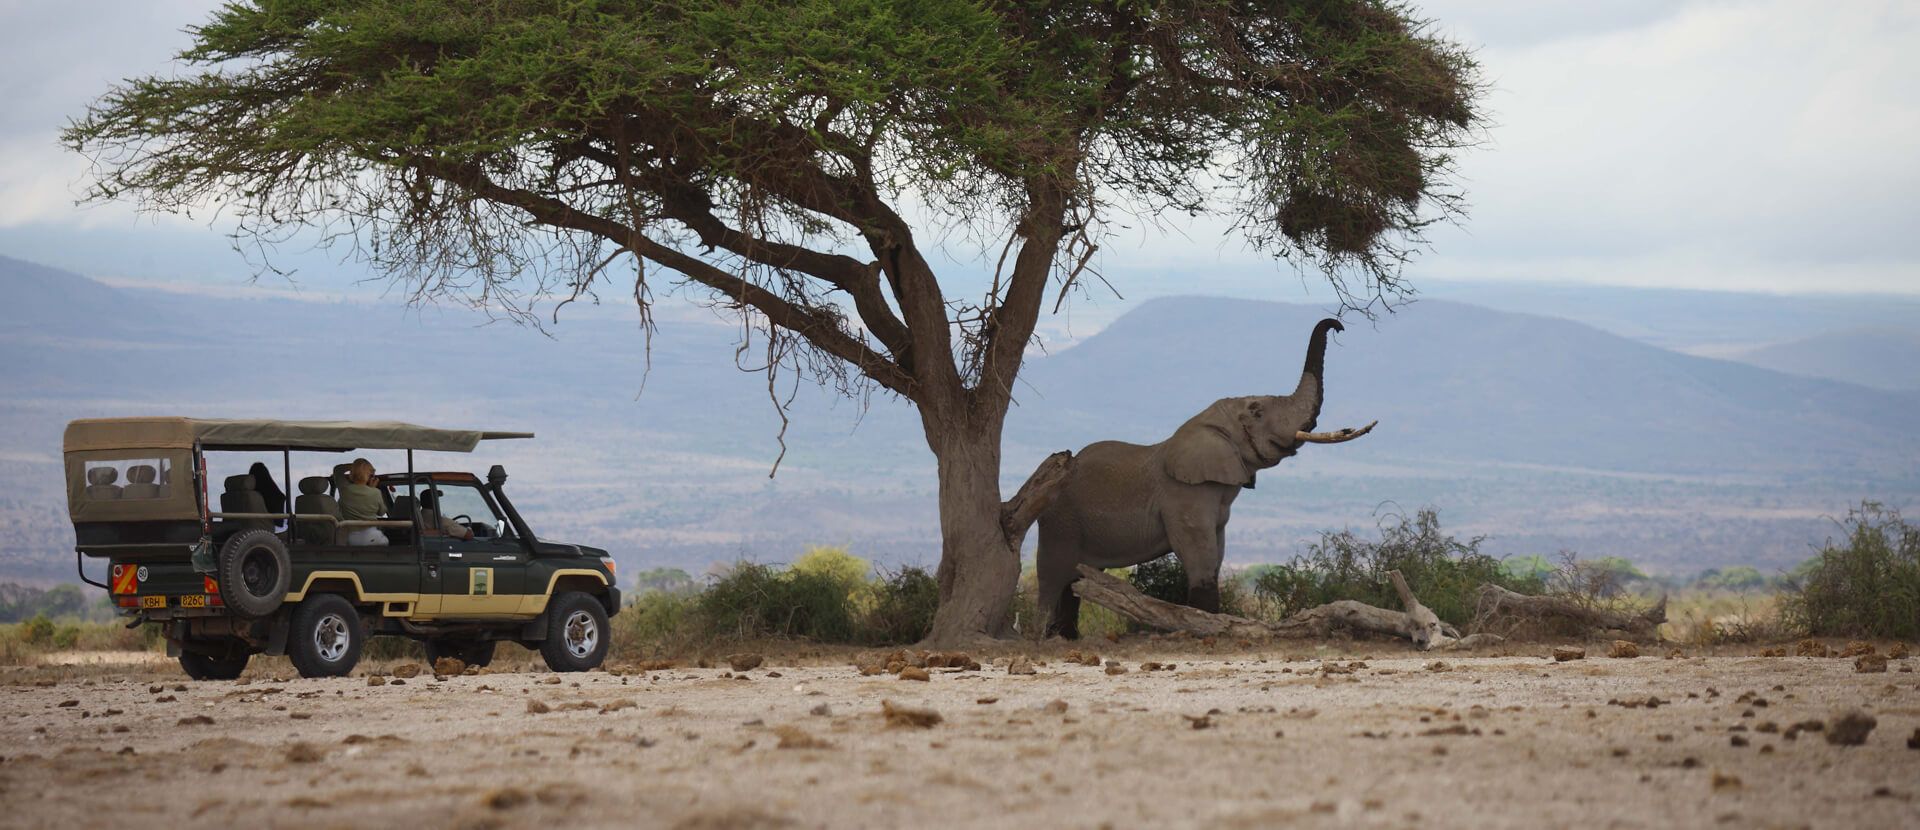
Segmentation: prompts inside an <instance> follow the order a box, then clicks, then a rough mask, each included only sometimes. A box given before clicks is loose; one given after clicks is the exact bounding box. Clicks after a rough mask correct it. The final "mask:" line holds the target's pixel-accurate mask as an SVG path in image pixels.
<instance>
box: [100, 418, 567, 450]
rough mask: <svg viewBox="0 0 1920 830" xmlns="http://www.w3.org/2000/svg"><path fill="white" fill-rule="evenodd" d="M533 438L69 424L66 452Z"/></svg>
mask: <svg viewBox="0 0 1920 830" xmlns="http://www.w3.org/2000/svg"><path fill="white" fill-rule="evenodd" d="M532 437H533V433H531V432H499V431H492V430H477V429H436V428H433V427H423V426H418V425H415V424H408V423H402V422H400V421H271V420H226V419H210V418H89V419H83V420H78V421H73V422H71V423H69V424H67V433H66V438H65V441H64V450H65V451H66V452H82V451H88V450H118V449H148V448H179V449H187V448H191V447H193V446H194V445H196V444H198V445H199V446H200V448H201V449H204V450H227V451H232V450H252V451H262V450H279V449H296V450H315V451H325V452H346V451H348V450H426V451H434V452H473V449H474V447H476V446H478V445H479V443H480V442H481V441H490V440H497V439H503V438H532Z"/></svg>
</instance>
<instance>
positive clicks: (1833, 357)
mask: <svg viewBox="0 0 1920 830" xmlns="http://www.w3.org/2000/svg"><path fill="white" fill-rule="evenodd" d="M1730 357H1732V358H1733V359H1735V360H1738V361H1740V362H1742V363H1751V364H1753V365H1755V366H1764V367H1766V368H1768V369H1773V370H1776V371H1780V372H1787V373H1789V374H1795V375H1805V376H1807V377H1816V378H1821V377H1823V378H1832V379H1834V380H1843V381H1846V382H1848V383H1857V384H1860V385H1861V386H1871V387H1873V388H1875V389H1891V390H1906V391H1911V390H1920V330H1916V329H1912V328H1907V329H1896V328H1857V329H1847V330H1844V331H1832V332H1825V333H1822V334H1816V335H1813V336H1811V337H1804V338H1800V339H1798V340H1794V341H1791V342H1787V343H1776V344H1773V345H1769V346H1761V347H1758V348H1754V349H1749V350H1746V351H1743V352H1738V353H1735V354H1733V355H1730Z"/></svg>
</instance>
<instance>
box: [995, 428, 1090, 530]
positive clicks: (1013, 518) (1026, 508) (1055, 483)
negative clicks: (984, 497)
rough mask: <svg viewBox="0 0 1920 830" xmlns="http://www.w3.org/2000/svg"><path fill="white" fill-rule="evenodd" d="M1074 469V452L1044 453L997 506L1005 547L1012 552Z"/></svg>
mask: <svg viewBox="0 0 1920 830" xmlns="http://www.w3.org/2000/svg"><path fill="white" fill-rule="evenodd" d="M1072 472H1073V453H1071V452H1069V451H1067V450H1061V451H1059V452H1057V453H1054V454H1052V455H1049V456H1047V460H1045V461H1042V462H1040V466H1038V467H1035V468H1034V470H1033V475H1030V476H1027V481H1026V483H1025V484H1022V485H1020V489H1019V490H1018V491H1016V492H1015V493H1014V494H1013V498H1010V499H1007V500H1006V502H1005V503H1003V504H1001V505H1000V530H1001V531H1002V532H1003V533H1005V534H1006V537H1007V547H1010V548H1013V550H1014V551H1015V552H1018V551H1019V550H1020V545H1021V543H1022V542H1024V541H1025V540H1026V538H1027V529H1028V528H1031V527H1033V523H1034V522H1035V521H1036V520H1038V519H1039V518H1040V514H1041V513H1045V512H1046V511H1047V507H1048V506H1050V505H1052V504H1053V499H1054V497H1055V496H1058V495H1060V487H1061V485H1064V484H1066V483H1067V476H1068V475H1070V474H1071V473H1072Z"/></svg>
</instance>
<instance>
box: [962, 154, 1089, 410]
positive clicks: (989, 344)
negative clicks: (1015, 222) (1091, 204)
mask: <svg viewBox="0 0 1920 830" xmlns="http://www.w3.org/2000/svg"><path fill="white" fill-rule="evenodd" d="M1027 194H1028V198H1029V200H1030V201H1029V203H1028V208H1027V214H1026V216H1025V217H1023V218H1022V221H1021V223H1020V228H1019V229H1018V232H1019V233H1021V234H1022V235H1024V236H1025V237H1026V241H1025V242H1022V243H1021V245H1020V253H1019V254H1018V255H1016V256H1015V257H1014V260H1013V275H1012V277H1011V278H1010V279H1009V280H1008V281H1007V294H1006V298H1005V299H1003V300H1001V302H1000V304H999V306H997V307H995V308H993V309H991V310H990V311H989V314H991V318H990V320H989V321H988V322H989V324H990V325H989V326H988V329H987V331H986V342H985V343H983V344H982V345H981V347H980V348H981V352H982V358H981V363H980V380H979V383H978V384H976V386H975V387H974V399H973V407H974V410H975V412H976V413H981V414H984V413H1000V414H1001V415H1002V416H1004V415H1005V413H1006V409H1007V407H1006V404H1007V401H1008V400H1010V399H1011V398H1012V397H1013V380H1014V378H1015V377H1016V376H1017V375H1018V374H1019V373H1020V363H1021V361H1022V359H1023V358H1024V357H1025V354H1026V349H1027V343H1028V342H1029V341H1031V340H1032V339H1033V329H1034V326H1035V325H1036V324H1037V323H1038V322H1039V319H1040V306H1041V304H1042V302H1043V301H1045V299H1046V293H1047V277H1048V275H1049V274H1051V273H1052V270H1053V257H1054V254H1055V253H1057V252H1058V251H1059V247H1060V236H1061V223H1062V221H1063V220H1064V219H1065V217H1066V193H1065V192H1064V191H1063V190H1061V188H1060V187H1059V186H1058V185H1057V184H1055V183H1053V182H1029V184H1028V186H1027Z"/></svg>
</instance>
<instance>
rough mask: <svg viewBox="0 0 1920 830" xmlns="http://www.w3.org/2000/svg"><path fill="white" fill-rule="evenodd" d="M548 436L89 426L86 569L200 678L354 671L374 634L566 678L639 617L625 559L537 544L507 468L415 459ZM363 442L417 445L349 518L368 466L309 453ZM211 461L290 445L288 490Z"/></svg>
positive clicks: (244, 423) (82, 522) (283, 459)
mask: <svg viewBox="0 0 1920 830" xmlns="http://www.w3.org/2000/svg"><path fill="white" fill-rule="evenodd" d="M532 437H533V435H532V434H531V433H511V432H482V431H476V430H453V429H432V428H428V427H421V426H415V425H412V424H404V423H398V422H349V421H252V420H212V419H200V418H110V419H89V420H79V421H74V422H72V423H69V424H68V425H67V430H66V437H65V442H64V444H65V446H64V451H65V463H66V474H67V509H68V514H69V516H70V517H71V518H72V519H73V533H74V539H75V557H76V560H77V564H78V567H79V569H80V577H81V579H83V580H85V581H86V582H87V583H88V584H91V585H95V586H98V587H100V588H104V589H106V590H107V591H108V592H109V594H110V595H111V596H112V597H113V600H114V603H115V605H116V606H118V608H119V610H120V613H121V614H123V615H125V616H127V617H129V618H130V620H129V622H128V627H130V628H131V627H134V626H137V625H142V624H152V625H158V626H160V628H161V631H162V633H163V634H164V635H165V637H166V640H167V651H168V653H169V655H171V656H176V657H178V658H179V660H180V666H181V668H183V669H185V670H186V673H187V674H188V675H189V676H191V677H193V678H194V679H197V680H209V679H232V678H235V677H238V676H239V675H240V673H241V672H242V671H244V670H245V669H246V666H247V661H248V660H249V659H251V657H252V656H253V655H255V654H285V655H287V657H288V658H289V659H290V660H292V662H293V665H294V666H295V668H297V669H298V670H299V672H300V674H301V675H302V676H305V677H337V676H341V675H345V674H347V673H349V672H351V671H353V667H354V665H355V664H356V663H358V662H359V659H360V654H361V650H362V648H363V647H364V645H365V642H366V638H367V637H369V636H374V635H393V636H401V637H411V638H413V639H416V640H420V641H422V642H423V643H424V644H425V646H426V650H427V657H428V659H429V660H430V661H431V660H437V659H438V658H440V657H455V658H458V659H460V660H461V661H463V662H464V663H466V664H467V665H469V666H485V665H487V664H488V663H489V662H490V661H491V660H492V659H493V653H494V648H495V646H496V645H497V644H498V643H499V642H500V641H501V640H510V641H513V642H517V643H521V644H523V645H525V646H527V647H529V648H533V649H537V650H538V651H539V652H540V654H541V657H542V658H543V659H545V661H546V663H547V665H548V666H549V667H551V668H552V669H553V670H555V671H586V670H589V669H592V668H595V667H597V666H599V665H600V663H601V661H602V660H604V659H605V657H606V653H607V647H608V644H609V640H608V638H609V633H610V631H609V628H608V618H609V617H611V616H612V615H614V614H616V613H618V612H619V609H620V591H619V589H618V587H617V585H618V582H617V580H616V578H615V569H614V561H613V558H612V557H611V556H609V555H608V554H607V552H606V551H604V550H600V549H598V548H590V547H585V546H582V545H572V544H561V543H556V542H548V541H545V540H542V539H539V538H538V537H536V536H535V535H534V534H533V531H532V529H531V528H529V527H528V526H527V523H526V520H525V519H524V518H522V517H521V515H520V513H519V512H518V511H516V510H515V509H514V507H513V502H512V501H511V500H509V499H508V498H507V494H506V491H505V490H504V485H505V484H506V480H507V473H506V470H505V469H504V468H502V467H501V466H500V465H497V464H496V465H494V466H493V467H492V469H491V470H489V471H488V473H487V476H486V478H485V479H484V480H482V479H481V478H479V477H477V476H475V475H473V474H471V473H464V472H418V471H415V470H414V469H413V453H414V451H415V450H420V451H435V452H463V453H464V452H472V451H473V449H474V448H475V447H476V446H478V445H479V443H480V442H481V441H483V440H490V439H504V438H532ZM354 450H405V451H406V457H407V471H406V472H405V473H391V474H385V475H379V476H377V477H376V478H375V479H373V481H372V482H370V483H371V486H373V487H374V488H375V489H376V490H377V491H378V493H379V497H380V500H381V502H382V503H383V506H384V509H383V511H382V517H381V518H375V519H362V520H357V521H356V520H348V519H345V518H343V517H342V513H341V509H340V503H339V500H338V495H339V493H340V491H341V489H342V488H343V487H345V486H347V485H346V479H345V476H346V472H347V469H348V468H349V467H350V466H351V465H348V464H337V465H334V466H333V467H332V474H331V475H312V476H305V477H301V478H299V479H297V480H296V479H295V478H294V476H293V469H294V458H295V456H294V454H295V453H301V454H302V455H301V456H300V457H301V458H302V459H305V458H308V456H306V455H305V454H306V453H328V454H332V455H333V458H334V459H337V458H338V457H339V455H338V454H340V453H346V452H351V451H354ZM212 453H249V454H252V455H254V456H256V457H258V456H260V455H261V454H265V453H275V454H278V455H279V456H280V458H279V461H280V470H279V471H278V472H279V473H280V476H279V480H278V481H258V480H256V479H258V478H260V477H261V474H262V472H263V471H268V468H267V466H266V465H265V464H264V463H256V464H254V465H253V467H252V470H251V472H249V473H247V474H241V475H230V476H226V477H224V478H223V479H222V480H221V481H219V482H211V481H209V480H208V474H207V457H208V455H209V454H212ZM266 477H267V478H269V479H272V478H273V477H274V476H273V475H272V472H271V471H269V472H267V475H266ZM296 481H297V483H296ZM288 484H294V485H295V486H293V487H288V486H286V485H288ZM355 486H360V485H355ZM296 491H297V495H296V494H295V493H296ZM356 492H357V493H364V492H365V491H363V490H362V491H356ZM363 499H364V496H363ZM270 500H271V503H272V506H271V507H270V506H269V505H270ZM369 529H372V530H373V531H377V532H369ZM369 539H372V540H374V541H369ZM350 541H352V542H358V544H348V542H350ZM89 558H91V559H104V560H106V566H107V582H105V583H102V582H97V581H95V580H94V579H93V578H91V577H89V576H88V573H87V570H88V569H87V560H88V559H89Z"/></svg>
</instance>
